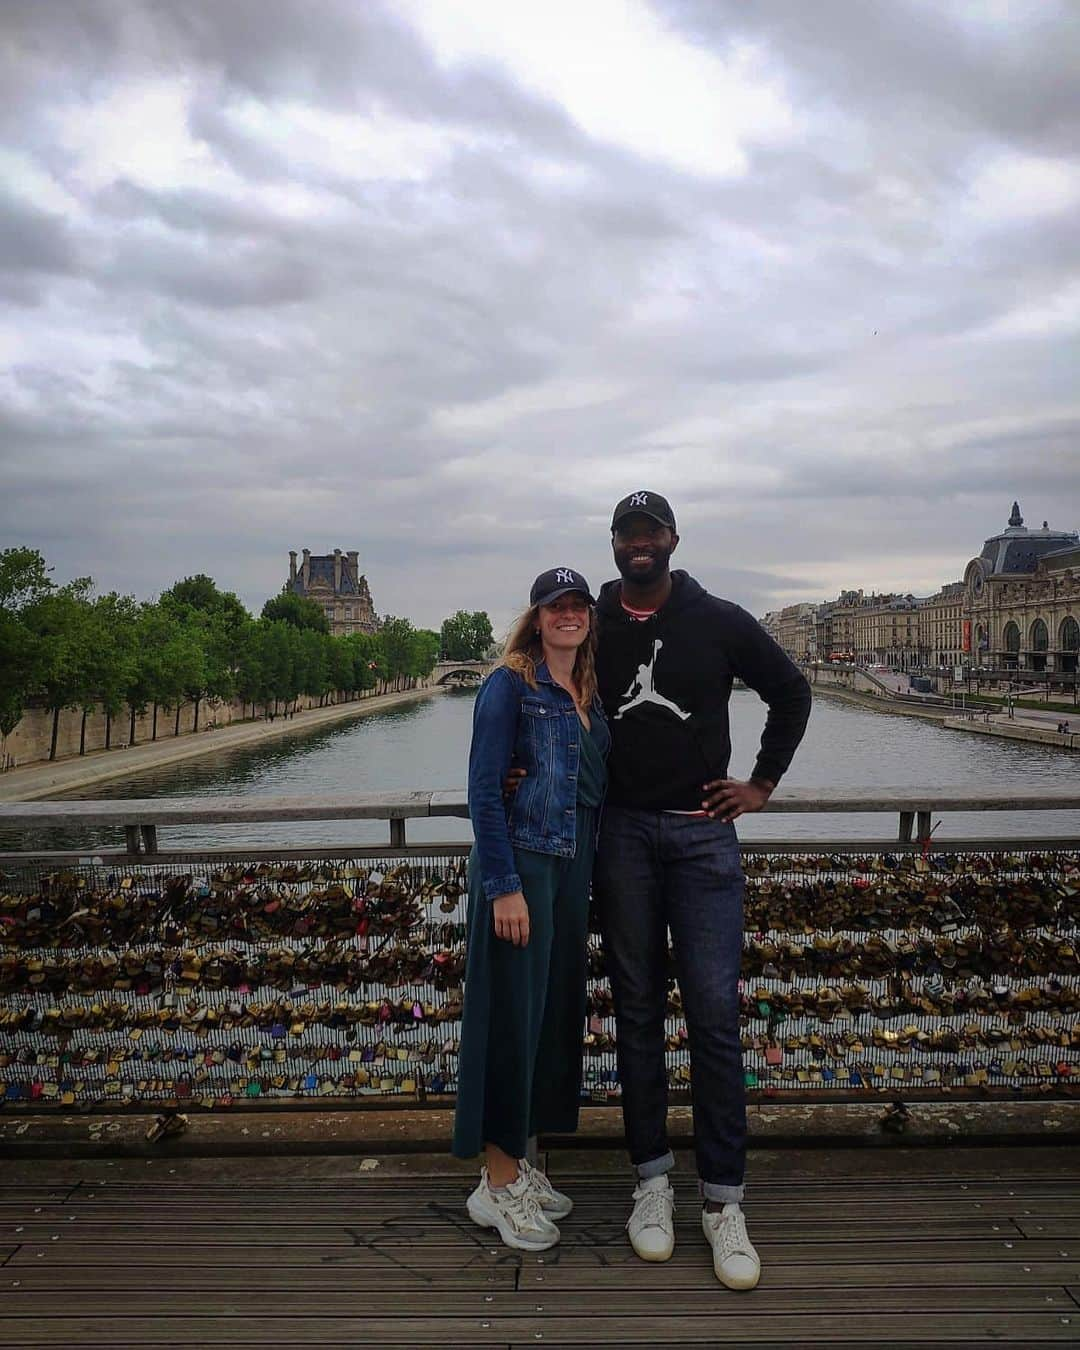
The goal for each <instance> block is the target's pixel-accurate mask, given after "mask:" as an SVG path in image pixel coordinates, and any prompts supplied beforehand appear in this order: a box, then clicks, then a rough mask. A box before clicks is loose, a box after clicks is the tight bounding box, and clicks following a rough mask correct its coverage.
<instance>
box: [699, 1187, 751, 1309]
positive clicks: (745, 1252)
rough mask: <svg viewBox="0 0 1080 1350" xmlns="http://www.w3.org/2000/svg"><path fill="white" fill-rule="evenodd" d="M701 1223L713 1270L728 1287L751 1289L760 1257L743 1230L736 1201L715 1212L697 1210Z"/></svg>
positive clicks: (744, 1226)
mask: <svg viewBox="0 0 1080 1350" xmlns="http://www.w3.org/2000/svg"><path fill="white" fill-rule="evenodd" d="M701 1227H702V1230H703V1231H704V1233H705V1238H706V1241H707V1242H708V1244H709V1246H710V1247H711V1248H712V1253H713V1270H714V1271H716V1278H717V1279H718V1280H719V1281H720V1283H721V1284H726V1285H727V1287H728V1288H729V1289H753V1288H754V1286H755V1285H756V1284H757V1282H758V1280H759V1279H760V1278H761V1261H760V1260H759V1258H758V1254H757V1252H756V1251H755V1250H754V1244H753V1243H752V1242H751V1241H750V1239H749V1237H748V1236H747V1234H746V1219H745V1218H744V1217H743V1212H742V1209H741V1208H740V1207H739V1206H738V1205H737V1204H729V1205H725V1206H724V1208H723V1209H722V1210H721V1211H720V1212H719V1213H710V1211H709V1210H707V1209H703V1210H702V1211H701Z"/></svg>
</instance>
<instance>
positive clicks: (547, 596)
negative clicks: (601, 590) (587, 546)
mask: <svg viewBox="0 0 1080 1350" xmlns="http://www.w3.org/2000/svg"><path fill="white" fill-rule="evenodd" d="M568 591H580V592H581V593H582V595H584V597H585V599H586V600H588V602H589V604H590V605H595V604H596V601H595V600H594V599H593V597H592V592H591V591H590V590H589V583H588V582H587V581H586V580H585V578H584V577H583V576H582V575H581V573H580V572H575V571H574V569H573V568H572V567H552V568H550V569H549V570H548V571H547V572H541V573H540V575H539V576H538V577H537V578H536V580H535V581H534V582H533V584H532V590H531V591H530V592H529V604H530V605H550V604H551V602H552V601H553V600H558V598H559V596H560V595H566V593H567V592H568Z"/></svg>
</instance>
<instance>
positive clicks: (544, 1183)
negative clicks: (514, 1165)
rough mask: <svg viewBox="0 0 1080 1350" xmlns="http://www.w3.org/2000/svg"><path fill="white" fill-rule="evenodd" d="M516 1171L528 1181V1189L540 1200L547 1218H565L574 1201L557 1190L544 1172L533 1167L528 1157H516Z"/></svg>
mask: <svg viewBox="0 0 1080 1350" xmlns="http://www.w3.org/2000/svg"><path fill="white" fill-rule="evenodd" d="M518 1171H519V1172H520V1173H521V1175H522V1176H523V1177H525V1179H526V1180H527V1181H528V1183H529V1190H530V1191H531V1192H532V1194H533V1195H534V1196H535V1197H536V1199H537V1200H538V1201H539V1202H540V1208H541V1209H542V1210H543V1212H544V1214H545V1215H546V1216H547V1217H548V1218H549V1219H565V1218H566V1216H567V1215H568V1214H569V1213H570V1211H571V1210H572V1209H573V1208H574V1202H573V1200H571V1199H570V1197H569V1196H568V1195H563V1193H562V1191H557V1190H556V1189H555V1187H554V1186H553V1185H552V1184H551V1182H550V1181H549V1180H548V1178H547V1173H546V1172H541V1170H540V1169H539V1167H534V1166H533V1165H532V1163H531V1162H529V1160H528V1158H519V1159H518Z"/></svg>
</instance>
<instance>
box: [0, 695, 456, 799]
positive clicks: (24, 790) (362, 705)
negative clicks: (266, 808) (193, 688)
mask: <svg viewBox="0 0 1080 1350" xmlns="http://www.w3.org/2000/svg"><path fill="white" fill-rule="evenodd" d="M443 692H445V686H443V685H438V684H432V683H429V682H427V681H418V682H417V686H416V688H414V689H403V690H400V691H395V692H389V693H381V694H379V693H372V694H369V695H365V696H364V697H363V698H360V699H354V700H353V701H352V702H350V703H338V704H331V705H330V706H328V707H325V708H319V707H309V708H306V709H305V708H303V707H301V709H300V710H299V711H298V712H297V713H296V715H295V716H290V717H287V718H286V717H280V716H279V717H276V718H275V719H274V720H273V721H272V722H270V721H263V720H262V719H259V720H257V721H251V720H250V719H249V720H248V721H246V722H240V721H237V722H234V723H232V724H231V725H223V724H221V723H219V724H218V725H217V726H216V727H212V728H211V729H209V730H207V729H205V728H203V727H200V728H199V730H198V731H197V732H195V733H192V734H188V735H186V736H185V735H181V736H167V737H165V738H163V739H159V740H157V741H147V742H146V743H145V744H143V745H127V744H125V745H123V746H116V745H115V743H114V747H113V749H111V750H97V751H94V752H93V753H91V754H86V755H76V756H73V757H71V758H68V759H63V760H60V759H58V760H51V761H50V760H45V761H43V762H42V761H38V762H36V763H31V764H26V765H22V766H19V767H17V768H14V769H9V770H8V771H7V772H5V773H3V774H0V801H8V802H29V801H40V800H41V799H42V798H48V797H59V796H63V795H64V794H65V793H68V792H78V791H80V790H81V789H83V788H85V787H91V786H93V785H94V784H95V783H104V782H107V781H108V780H109V779H113V778H127V777H128V776H129V775H131V774H134V773H140V772H142V771H143V770H145V769H158V768H162V767H164V766H167V765H170V764H178V763H180V762H181V761H183V760H188V759H195V758H197V757H198V756H200V755H212V754H217V753H218V752H220V751H222V750H233V749H237V748H239V747H243V746H249V745H256V744H258V743H259V742H261V741H268V740H275V739H279V738H281V737H284V736H300V735H304V734H306V733H307V732H309V731H313V730H315V729H316V728H318V727H322V726H329V725H333V724H334V723H337V722H346V721H348V720H350V719H351V718H354V717H364V716H366V715H367V714H368V713H375V712H382V711H384V710H385V709H387V708H392V707H394V706H395V705H396V704H399V703H410V702H413V701H414V700H416V699H418V698H427V697H430V696H431V695H433V694H441V693H443Z"/></svg>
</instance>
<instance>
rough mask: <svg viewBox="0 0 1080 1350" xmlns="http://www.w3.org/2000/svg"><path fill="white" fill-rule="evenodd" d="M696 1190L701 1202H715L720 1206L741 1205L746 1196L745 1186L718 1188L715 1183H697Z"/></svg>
mask: <svg viewBox="0 0 1080 1350" xmlns="http://www.w3.org/2000/svg"><path fill="white" fill-rule="evenodd" d="M698 1189H699V1190H700V1191H701V1197H702V1199H703V1200H715V1201H716V1203H717V1204H720V1205H732V1204H734V1205H741V1204H742V1201H743V1196H744V1195H745V1194H746V1187H745V1186H720V1185H718V1184H717V1183H716V1182H715V1181H699V1182H698Z"/></svg>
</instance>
